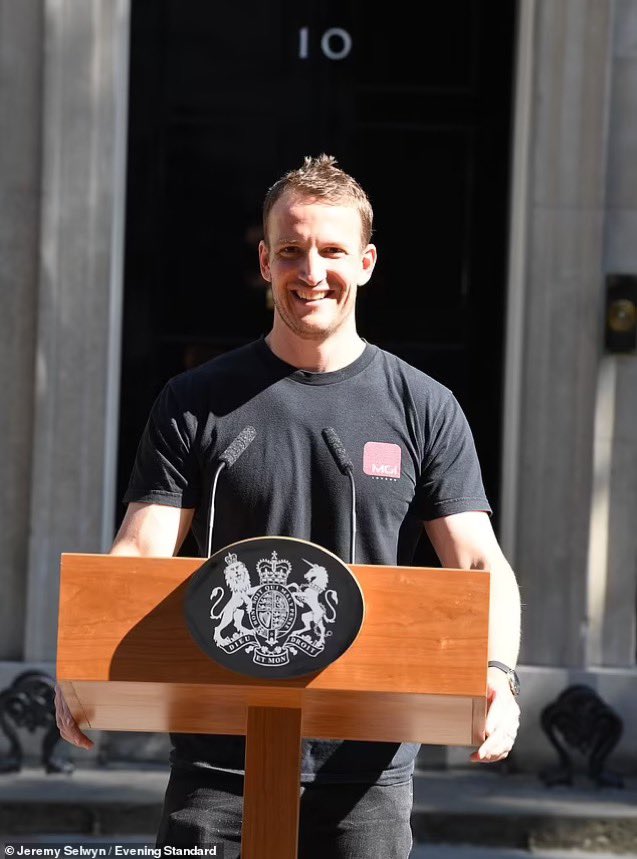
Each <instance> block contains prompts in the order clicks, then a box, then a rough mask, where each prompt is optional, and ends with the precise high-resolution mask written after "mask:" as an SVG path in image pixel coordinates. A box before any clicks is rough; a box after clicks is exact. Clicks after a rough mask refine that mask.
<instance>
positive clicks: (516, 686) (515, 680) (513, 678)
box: [488, 659, 520, 698]
mask: <svg viewBox="0 0 637 859" xmlns="http://www.w3.org/2000/svg"><path fill="white" fill-rule="evenodd" d="M488 665H489V668H499V669H500V671H504V673H505V674H506V676H507V677H508V678H509V688H510V690H511V694H512V695H515V697H516V698H517V696H518V695H519V694H520V678H519V677H518V675H517V673H516V672H515V670H514V669H513V668H509V666H508V665H505V664H504V662H496V660H495V659H492V660H490V662H489V663H488Z"/></svg>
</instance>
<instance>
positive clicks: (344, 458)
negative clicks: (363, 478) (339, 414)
mask: <svg viewBox="0 0 637 859" xmlns="http://www.w3.org/2000/svg"><path fill="white" fill-rule="evenodd" d="M323 438H324V439H325V441H326V443H327V446H328V447H329V449H330V453H331V454H332V456H333V457H334V460H335V461H336V464H337V465H338V467H339V468H340V470H341V471H342V472H343V474H347V472H348V471H354V463H353V462H352V460H351V459H350V458H349V456H348V455H347V452H346V450H345V448H344V447H343V442H342V441H341V440H340V438H339V437H338V435H337V433H336V430H335V429H334V427H326V428H325V429H324V430H323Z"/></svg>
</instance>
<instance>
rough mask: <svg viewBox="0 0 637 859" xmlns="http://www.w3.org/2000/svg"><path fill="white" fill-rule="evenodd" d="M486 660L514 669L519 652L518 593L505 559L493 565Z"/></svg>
mask: <svg viewBox="0 0 637 859" xmlns="http://www.w3.org/2000/svg"><path fill="white" fill-rule="evenodd" d="M490 572H491V599H490V606H489V659H496V660H498V662H503V663H504V664H505V665H508V666H510V667H512V668H513V667H514V666H515V665H516V663H517V659H518V654H519V651H520V613H521V610H520V591H519V589H518V585H517V582H516V580H515V576H514V574H513V570H512V569H511V567H510V566H509V565H508V563H507V562H506V560H505V558H504V556H502V557H501V558H499V559H496V560H494V561H492V563H491V566H490Z"/></svg>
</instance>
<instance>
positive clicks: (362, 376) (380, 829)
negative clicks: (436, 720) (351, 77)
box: [58, 155, 520, 859]
mask: <svg viewBox="0 0 637 859" xmlns="http://www.w3.org/2000/svg"><path fill="white" fill-rule="evenodd" d="M371 233H372V209H371V205H370V203H369V200H368V199H367V196H366V194H365V193H364V191H363V190H362V188H361V187H360V186H359V185H358V183H357V182H356V181H355V180H354V179H353V178H352V177H351V176H348V175H347V174H346V173H344V172H343V171H341V170H340V169H339V168H338V167H337V166H336V163H335V161H334V159H333V158H331V157H329V156H326V155H321V156H319V157H318V158H306V159H305V162H304V164H303V166H302V167H301V168H299V169H298V170H294V171H291V172H290V173H288V174H286V175H285V176H284V177H282V178H281V179H280V180H279V181H278V182H277V183H275V185H273V186H272V188H271V189H270V191H269V192H268V194H267V196H266V199H265V203H264V238H263V241H262V242H261V243H260V245H259V262H260V268H261V274H262V276H263V278H264V279H265V280H266V281H267V282H268V283H269V284H270V285H271V289H272V296H273V300H274V307H275V311H274V321H273V326H272V330H271V331H270V333H269V334H268V335H267V337H265V339H261V340H259V341H256V342H255V343H251V344H249V345H248V346H244V347H242V348H241V349H237V350H234V351H233V352H230V353H227V354H226V355H223V356H221V357H219V358H217V359H215V360H214V361H210V362H208V363H207V364H204V365H202V366H200V367H198V368H196V369H194V370H191V371H188V372H186V373H183V374H182V375H181V376H178V377H176V378H175V379H172V380H171V381H170V382H169V383H168V384H167V385H166V387H165V388H164V390H163V391H162V393H161V394H160V396H159V398H158V400H157V402H156V403H155V406H154V408H153V411H152V413H151V416H150V419H149V422H148V425H147V427H146V430H145V433H144V436H143V438H142V441H141V443H140V447H139V450H138V454H137V459H136V463H135V467H134V469H133V474H132V476H131V481H130V484H129V488H128V491H127V494H126V499H125V500H127V501H128V502H129V506H128V509H127V512H126V516H125V518H124V521H123V523H122V527H121V529H120V531H119V533H118V535H117V537H116V539H115V543H114V546H113V549H112V553H113V554H118V555H173V554H175V553H176V552H177V551H178V550H179V547H180V545H181V543H182V541H183V539H184V537H185V536H186V534H187V532H188V531H189V529H190V528H192V531H193V534H194V536H195V538H196V539H197V542H198V544H199V547H200V551H201V554H202V555H203V554H205V547H206V537H207V533H206V532H207V528H206V526H207V520H208V512H209V498H210V491H211V480H212V474H213V472H214V466H215V464H216V460H217V457H218V456H219V454H220V453H221V452H222V451H223V450H224V449H225V447H227V445H228V444H229V443H230V442H231V441H232V440H233V439H234V438H235V437H236V436H237V435H238V434H239V432H240V431H241V430H242V429H243V428H244V427H245V426H248V425H251V426H254V427H255V429H256V439H255V441H254V442H253V443H252V444H251V445H250V447H249V449H248V450H247V451H246V452H245V453H244V454H243V455H242V457H240V459H239V460H237V462H236V463H235V465H234V466H233V467H232V469H229V470H227V472H225V473H224V475H223V478H222V482H221V481H220V484H219V491H218V494H217V506H216V518H215V531H214V536H215V540H214V545H213V551H216V550H218V549H219V548H222V547H223V546H225V545H228V544H229V543H232V542H234V541H236V540H239V539H243V538H247V537H253V536H259V535H263V534H278V535H281V536H294V537H301V538H305V539H309V540H312V541H313V542H315V543H318V544H320V545H322V546H325V547H326V548H327V549H330V550H331V551H333V552H335V553H336V554H337V555H339V556H340V557H342V558H344V559H347V558H348V540H349V517H348V512H347V511H348V508H347V501H348V495H347V490H346V488H344V487H343V483H342V480H339V479H338V471H337V470H336V466H335V464H334V462H333V460H332V459H331V455H330V453H329V451H328V450H327V448H326V446H325V443H324V440H323V438H322V435H321V430H322V429H323V428H324V427H329V426H333V427H335V428H336V430H337V432H338V433H339V435H340V437H341V440H342V442H343V445H344V447H345V449H346V450H347V452H348V454H349V456H350V458H352V459H353V461H354V462H355V467H356V475H355V476H356V486H357V496H358V497H357V514H358V534H357V553H356V558H357V561H358V562H360V563H371V564H396V563H398V564H404V565H408V564H409V563H411V559H412V557H413V553H414V550H415V547H416V543H417V541H418V537H419V535H420V532H421V529H422V527H423V523H424V527H425V529H426V532H427V534H428V536H429V538H430V540H431V542H432V544H433V546H434V548H435V550H436V552H437V554H438V556H439V558H440V560H441V562H442V564H443V565H444V566H446V567H455V568H473V569H489V570H490V571H491V581H492V584H491V617H490V630H491V632H490V641H489V659H490V660H495V661H497V663H498V666H495V667H490V668H489V671H488V686H489V688H488V698H489V710H488V715H487V723H486V737H485V741H484V742H483V744H482V746H481V747H480V748H479V749H478V750H477V751H475V752H474V753H473V754H472V755H471V760H473V761H476V762H489V761H497V760H500V759H502V758H504V757H506V755H507V754H508V753H509V751H510V749H511V747H512V744H513V741H514V739H515V735H516V732H517V726H518V720H519V708H518V705H517V703H516V701H515V698H514V696H513V691H515V690H514V688H513V686H512V683H511V678H512V677H513V674H512V672H511V671H510V668H512V667H513V666H514V665H515V662H516V659H517V653H518V643H519V616H520V603H519V595H518V589H517V585H516V582H515V577H514V575H513V572H512V571H511V569H510V567H509V565H508V564H507V562H506V560H505V559H504V557H503V555H502V552H501V550H500V548H499V546H498V544H497V541H496V539H495V536H494V534H493V530H492V528H491V525H490V520H489V516H488V514H489V512H490V508H489V504H488V502H487V500H486V498H485V495H484V490H483V487H482V481H481V477H480V469H479V465H478V462H477V457H476V453H475V448H474V445H473V440H472V437H471V433H470V431H469V428H468V426H467V423H466V420H465V418H464V416H463V414H462V411H461V410H460V407H459V406H458V404H457V402H456V400H455V399H454V397H453V395H452V394H451V392H450V391H448V390H447V389H446V388H444V387H443V386H442V385H440V384H438V383H436V382H434V380H433V379H431V378H429V377H428V376H426V375H425V374H424V373H421V372H420V371H418V370H416V369H414V368H413V367H410V366H409V365H407V364H405V363H404V362H403V361H400V360H399V359H398V358H396V357H394V356H392V355H390V354H388V353H386V352H383V351H382V350H380V349H378V348H377V347H374V346H372V345H370V344H368V343H366V342H365V341H364V340H362V339H361V338H360V337H359V335H358V333H357V330H356V320H355V303H356V293H357V290H358V288H359V287H360V286H362V285H363V284H365V283H367V281H368V280H369V279H370V277H371V275H372V272H373V270H374V266H375V264H376V248H375V246H374V245H373V244H371V243H370V238H371ZM369 445H371V447H368V446H369ZM370 451H371V452H372V454H374V453H375V455H377V456H380V457H381V459H382V458H383V457H387V456H390V455H391V456H392V462H393V463H394V464H396V465H397V467H396V468H395V469H394V470H393V471H392V476H391V477H387V478H385V479H379V478H378V476H376V475H374V473H373V469H370V468H368V467H367V464H368V460H367V453H369V452H370ZM366 463H367V464H366ZM58 713H59V716H58V719H59V725H60V730H61V733H62V736H63V737H64V738H65V739H67V740H69V741H70V742H73V743H75V744H77V745H84V746H86V745H87V744H90V740H88V738H87V737H85V736H84V734H82V733H81V731H80V730H79V728H78V727H77V725H76V724H75V723H74V722H73V720H72V718H71V716H70V713H69V712H68V708H66V706H65V704H64V702H63V700H62V699H61V696H58ZM172 740H173V751H172V753H171V762H172V772H171V778H170V782H169V786H168V789H167V793H166V800H165V805H164V815H163V818H162V823H161V827H160V832H159V837H158V841H159V843H168V844H181V845H185V844H203V843H212V842H215V841H223V842H224V846H225V853H224V855H225V856H226V859H230V857H234V856H238V851H239V846H238V844H239V837H240V828H241V790H242V775H241V770H242V767H243V738H236V737H234V738H233V737H214V736H205V735H204V736H199V735H179V736H173V738H172ZM417 749H418V747H417V746H415V745H410V744H402V745H399V744H391V743H354V742H326V741H320V742H319V741H312V740H310V741H307V742H305V743H304V748H303V756H302V784H303V789H302V799H301V833H300V850H299V855H300V856H301V857H303V859H311V857H328V856H329V857H331V859H334V857H348V859H370V857H374V856H379V857H380V856H382V857H395V859H404V857H406V856H408V855H409V851H410V849H411V831H410V828H409V816H410V811H411V778H412V772H413V762H414V758H415V756H416V753H417Z"/></svg>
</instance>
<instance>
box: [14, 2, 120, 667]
mask: <svg viewBox="0 0 637 859" xmlns="http://www.w3.org/2000/svg"><path fill="white" fill-rule="evenodd" d="M44 9H45V19H44V44H45V53H44V57H45V59H44V114H43V123H44V127H43V153H44V156H43V157H44V160H43V178H42V227H41V241H40V282H39V300H38V316H39V318H38V332H37V359H36V393H35V420H34V427H35V430H34V439H33V451H34V460H33V475H32V502H31V514H30V515H31V536H30V543H29V564H28V598H27V623H26V632H25V656H26V658H27V659H32V660H38V659H51V658H52V657H53V655H54V653H55V640H56V626H57V594H58V567H59V556H60V553H61V552H64V551H67V552H69V551H70V552H73V551H75V552H100V551H104V550H105V548H106V547H107V546H108V543H109V542H110V540H111V538H112V528H113V508H114V498H113V487H114V479H115V439H116V433H117V401H118V384H117V382H118V376H119V331H120V329H119V326H120V321H121V295H122V287H121V268H122V252H121V249H122V244H123V219H124V188H125V183H124V160H125V146H126V99H127V87H128V31H129V0H46V2H45V4H44Z"/></svg>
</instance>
